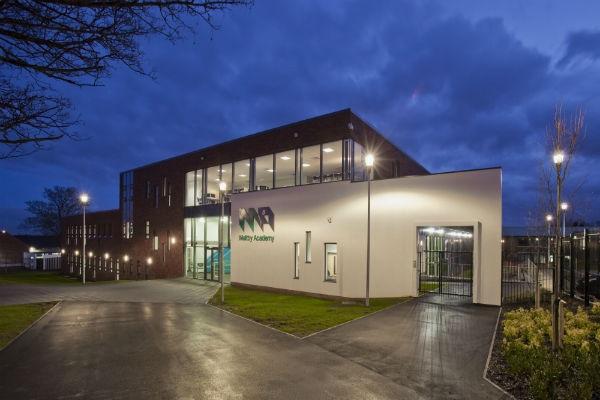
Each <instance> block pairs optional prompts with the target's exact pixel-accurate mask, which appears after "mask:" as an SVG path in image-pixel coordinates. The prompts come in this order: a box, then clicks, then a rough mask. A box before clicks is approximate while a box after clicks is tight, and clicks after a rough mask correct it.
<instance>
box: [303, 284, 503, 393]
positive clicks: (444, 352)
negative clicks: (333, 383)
mask: <svg viewBox="0 0 600 400" xmlns="http://www.w3.org/2000/svg"><path fill="white" fill-rule="evenodd" d="M454 299H455V298H450V299H449V300H450V301H449V303H450V304H439V303H438V300H439V298H438V297H434V296H429V297H426V298H424V299H419V300H413V301H410V302H407V303H404V304H400V305H398V306H395V307H393V308H391V309H388V310H385V311H382V312H380V313H378V314H375V315H372V316H370V317H367V318H363V319H361V320H358V321H354V322H351V323H349V324H346V325H342V326H340V327H338V328H334V329H331V330H329V331H325V332H322V333H320V334H317V335H314V336H311V337H310V338H308V340H309V341H310V342H312V343H314V344H317V345H319V346H321V347H323V348H325V349H327V350H329V351H331V352H333V353H335V354H338V355H340V356H342V357H344V358H346V359H348V360H352V361H354V362H355V363H357V364H359V365H362V366H364V367H366V368H368V369H370V370H371V371H375V372H377V373H379V374H381V375H383V376H386V377H388V378H390V379H391V380H392V381H394V382H396V383H398V384H399V385H401V386H403V387H407V388H411V389H413V390H415V391H416V392H417V393H419V394H420V395H422V396H423V397H425V398H428V399H484V398H485V399H500V398H504V394H503V393H502V392H500V391H499V390H497V389H496V388H495V387H494V386H492V385H491V384H490V383H488V382H487V381H485V380H484V379H483V378H482V375H483V370H484V368H485V364H486V361H487V356H488V352H489V347H490V343H491V340H492V336H493V333H494V328H495V325H496V320H497V316H498V311H499V309H498V308H497V307H487V306H477V305H473V304H468V305H465V304H458V302H456V301H455V300H454ZM452 303H453V304H452Z"/></svg>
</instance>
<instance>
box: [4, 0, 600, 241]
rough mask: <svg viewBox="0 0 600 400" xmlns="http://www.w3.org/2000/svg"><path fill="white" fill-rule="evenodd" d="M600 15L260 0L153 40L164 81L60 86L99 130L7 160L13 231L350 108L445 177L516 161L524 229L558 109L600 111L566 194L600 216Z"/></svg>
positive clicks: (150, 56) (510, 173)
mask: <svg viewBox="0 0 600 400" xmlns="http://www.w3.org/2000/svg"><path fill="white" fill-rule="evenodd" d="M598 15H600V3H599V2H595V1H572V2H568V4H567V2H563V1H540V0H538V1H527V2H523V1H503V2H496V1H467V0H453V1H418V2H417V1H413V2H409V1H402V0H397V1H377V2H365V1H327V2H324V1H317V0H305V1H285V2H282V1H266V0H256V2H255V4H254V6H253V7H251V8H237V9H233V10H232V11H230V12H227V13H226V14H224V15H222V16H220V17H219V18H218V21H219V24H220V25H221V28H220V29H219V30H218V31H213V32H211V31H210V30H209V29H208V28H207V27H206V26H203V25H200V26H199V28H198V30H197V32H196V34H194V35H188V36H187V37H185V38H184V39H183V40H181V41H179V42H177V43H175V44H173V43H170V42H166V41H164V40H163V39H161V38H159V37H152V38H149V39H147V40H144V42H143V43H142V44H141V47H142V50H143V51H144V53H145V65H146V67H147V68H148V69H149V70H152V71H153V72H154V75H155V79H154V80H152V79H149V78H147V77H144V76H139V75H136V74H135V73H133V72H131V71H129V70H127V69H126V68H124V67H121V66H118V65H117V66H115V68H114V70H113V71H112V75H111V76H110V77H109V78H107V79H105V80H104V81H103V84H104V86H102V87H97V88H81V89H80V88H73V87H64V86H56V87H57V88H58V90H59V91H60V92H61V93H63V94H64V95H66V96H68V97H69V98H70V99H71V100H72V103H73V106H74V112H75V114H76V115H79V116H80V120H81V124H80V125H79V126H78V132H79V133H80V134H81V135H82V136H84V137H85V138H86V139H85V140H80V141H72V140H65V141H62V142H60V143H56V144H54V145H53V146H51V147H50V148H49V149H47V150H45V151H43V152H40V153H37V154H36V155H34V156H29V157H27V158H21V159H13V160H4V161H0V180H1V181H2V182H3V185H2V187H3V188H4V190H3V193H2V195H1V196H0V225H1V226H2V227H4V228H7V229H9V230H10V231H13V232H14V231H18V230H19V229H18V225H19V223H20V221H21V220H22V219H23V218H24V217H25V216H26V214H25V212H24V211H23V208H24V202H25V201H26V200H30V199H36V198H39V197H40V196H41V192H42V188H43V187H47V186H54V185H65V186H75V187H78V188H81V189H82V190H87V191H88V192H89V193H90V195H91V196H92V197H93V199H94V204H93V208H94V209H106V208H116V207H117V206H118V173H119V172H120V171H123V170H127V169H130V168H133V167H136V166H139V165H142V164H146V163H149V162H152V161H157V160H160V159H163V158H167V157H171V156H174V155H177V154H180V153H184V152H188V151H191V150H194V149H198V148H201V147H204V146H207V145H211V144H215V143H218V142H221V141H224V140H228V139H232V138H235V137H239V136H243V135H246V134H249V133H253V132H256V131H259V130H262V129H267V128H271V127H273V126H277V125H281V124H285V123H288V122H292V121H295V120H299V119H304V118H307V117H311V116H314V115H319V114H324V113H328V112H331V111H334V110H338V109H341V108H346V107H351V108H352V109H353V110H354V111H355V112H357V113H358V114H359V115H360V116H362V117H363V118H365V119H366V120H367V121H369V122H370V123H371V124H373V125H374V126H375V127H376V128H378V130H379V131H381V132H382V133H383V134H384V135H385V136H387V137H388V138H389V139H390V140H391V141H393V142H394V143H395V144H396V145H397V146H398V147H400V148H402V149H404V150H405V151H406V152H408V153H409V154H410V155H412V156H413V157H414V158H415V159H417V160H418V161H420V162H421V163H422V164H423V165H425V166H426V167H427V168H428V169H429V170H430V171H432V172H443V171H449V170H456V169H469V168H483V167H489V166H497V165H500V166H502V167H503V169H504V181H503V191H504V196H503V201H504V210H503V213H504V214H503V215H504V223H505V224H507V225H522V224H525V223H526V216H527V214H528V212H529V211H530V210H531V209H532V208H535V206H536V200H537V190H538V187H539V168H540V166H541V164H542V162H543V161H544V160H546V159H547V155H546V154H544V141H545V138H544V132H545V129H546V127H547V126H548V125H549V123H550V122H551V119H552V116H553V111H554V106H555V104H557V103H562V104H563V107H564V108H565V110H567V111H572V110H574V108H575V107H576V106H581V107H583V109H584V110H585V111H586V121H587V132H586V137H585V140H584V141H583V142H582V146H581V148H580V151H579V153H578V154H577V157H576V159H575V160H574V164H573V170H572V171H573V174H572V176H571V181H570V182H571V184H570V185H569V187H568V188H567V195H568V196H571V197H572V201H573V202H574V203H575V205H576V207H575V208H576V210H575V211H576V212H577V214H578V216H579V217H581V218H586V219H587V220H588V221H597V220H600V215H599V213H598V211H596V210H594V208H593V204H595V203H596V202H597V201H598V187H599V185H600V178H599V176H598V174H597V173H595V170H596V169H597V165H598V161H599V159H600V139H598V135H597V134H595V132H596V130H597V129H598V127H599V126H600V107H599V106H600V23H599V22H598V18H597V16H598ZM581 182H583V183H584V184H583V186H582V187H581V188H580V189H578V190H577V191H575V190H574V188H575V187H576V186H579V183H581Z"/></svg>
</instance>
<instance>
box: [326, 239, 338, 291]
mask: <svg viewBox="0 0 600 400" xmlns="http://www.w3.org/2000/svg"><path fill="white" fill-rule="evenodd" d="M337 261H338V259H337V243H325V280H326V281H332V282H335V280H336V279H337V273H338V265H337Z"/></svg>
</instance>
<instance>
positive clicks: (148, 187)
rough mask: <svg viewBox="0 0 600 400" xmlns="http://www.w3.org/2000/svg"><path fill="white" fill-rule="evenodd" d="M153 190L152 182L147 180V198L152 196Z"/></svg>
mask: <svg viewBox="0 0 600 400" xmlns="http://www.w3.org/2000/svg"><path fill="white" fill-rule="evenodd" d="M151 191H152V184H151V183H150V181H146V198H147V199H149V198H150V193H151Z"/></svg>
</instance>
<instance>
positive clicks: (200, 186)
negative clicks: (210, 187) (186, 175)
mask: <svg viewBox="0 0 600 400" xmlns="http://www.w3.org/2000/svg"><path fill="white" fill-rule="evenodd" d="M203 191H204V170H202V169H199V170H198V171H196V195H195V197H194V205H195V206H197V205H198V204H202V199H203V197H202V193H203Z"/></svg>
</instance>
